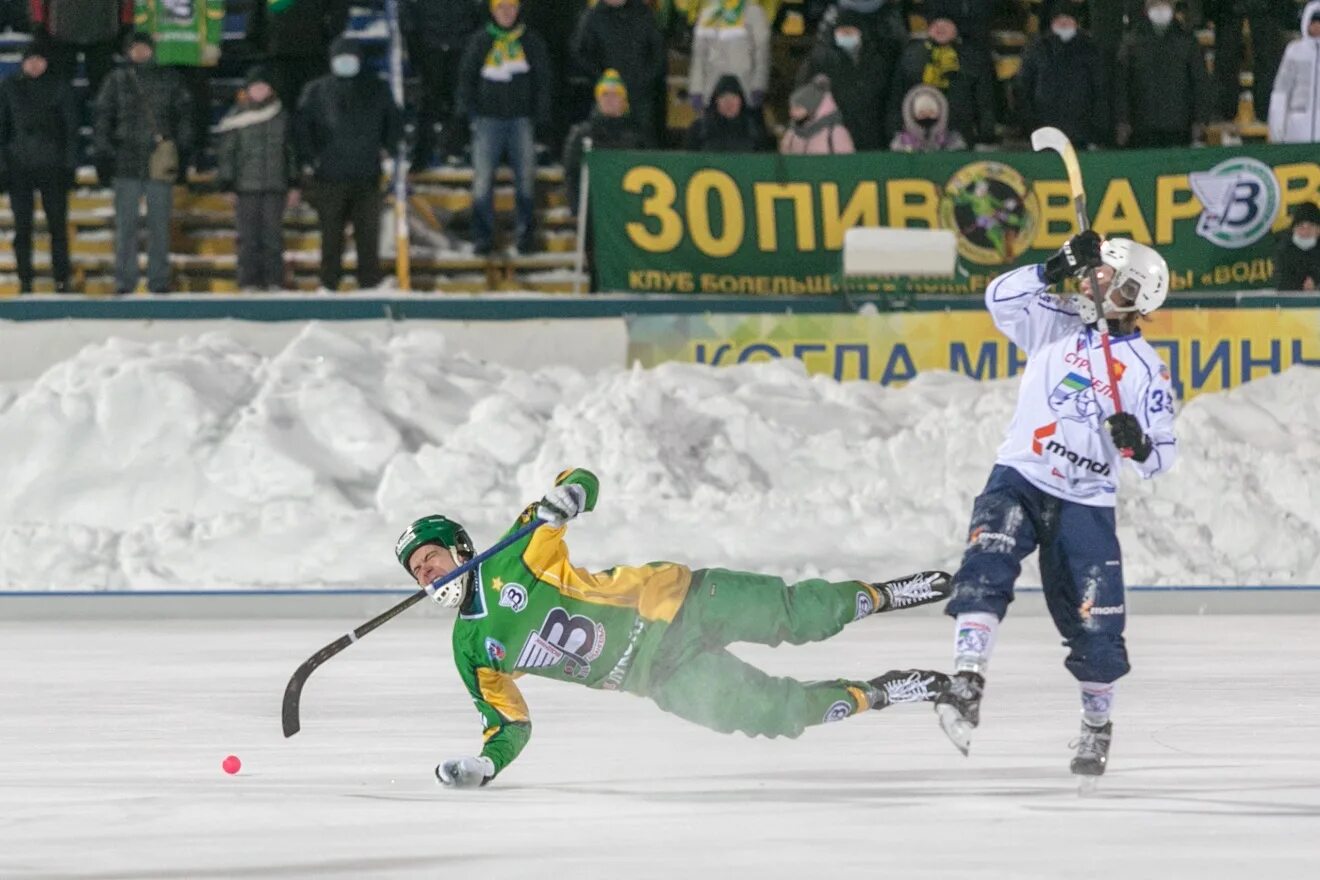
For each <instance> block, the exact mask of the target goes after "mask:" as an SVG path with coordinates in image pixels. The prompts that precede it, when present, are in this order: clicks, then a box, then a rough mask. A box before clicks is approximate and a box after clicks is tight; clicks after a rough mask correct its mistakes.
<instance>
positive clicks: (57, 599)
mask: <svg viewBox="0 0 1320 880" xmlns="http://www.w3.org/2000/svg"><path fill="white" fill-rule="evenodd" d="M408 595H410V591H407V590H325V591H316V592H312V591H308V590H270V591H246V590H244V591H237V590H207V591H178V592H159V591H153V592H147V591H142V592H97V593H87V592H0V621H6V620H146V619H160V620H243V619H249V618H252V619H261V620H267V619H280V620H288V619H297V618H316V619H341V620H345V621H357V620H358V619H359V618H360V619H362V620H366V619H367V618H370V617H374V616H375V615H377V614H379V613H380V612H381V611H384V610H385V609H386V608H388V607H390V606H391V605H393V604H395V603H397V602H399V601H402V600H403V598H404V597H406V596H408ZM1127 599H1128V601H1127V605H1128V611H1129V613H1131V614H1320V586H1305V585H1301V586H1298V585H1278V586H1199V587H1143V586H1134V587H1128V595H1127ZM939 613H940V609H939V608H938V607H925V608H915V609H912V610H910V611H905V612H904V615H905V616H906V615H913V614H926V615H934V614H939ZM1012 613H1013V614H1014V615H1015V616H1022V615H1030V616H1039V615H1043V614H1045V613H1046V609H1045V600H1044V597H1043V595H1042V594H1041V590H1040V587H1019V588H1018V589H1017V593H1016V599H1015V601H1014V602H1013V605H1012ZM408 615H409V616H412V617H418V616H422V617H444V616H446V612H444V611H442V610H440V609H438V608H435V607H433V606H431V605H430V604H428V603H421V604H419V605H417V606H415V608H413V609H411V610H410V611H408Z"/></svg>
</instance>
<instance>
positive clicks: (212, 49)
mask: <svg viewBox="0 0 1320 880" xmlns="http://www.w3.org/2000/svg"><path fill="white" fill-rule="evenodd" d="M136 5H137V27H138V29H139V30H142V31H145V32H147V33H149V34H151V36H152V38H153V39H155V41H156V63H157V64H163V65H165V66H167V67H174V68H175V69H177V70H178V71H179V76H180V78H182V80H183V82H184V85H185V86H186V87H187V89H188V93H189V94H190V95H191V96H192V108H193V120H192V130H193V145H192V146H193V152H192V156H191V157H185V158H187V159H191V160H197V159H200V158H201V157H202V155H203V154H204V153H205V152H206V145H207V142H208V141H209V139H210V132H211V73H212V72H213V71H214V70H215V69H216V66H217V65H218V64H219V63H220V41H221V38H222V37H223V35H224V23H225V0H193V2H191V3H188V4H184V5H183V6H182V7H180V6H179V5H178V4H170V3H160V2H158V0H137V4H136ZM188 164H192V162H191V161H183V162H180V163H179V165H180V169H179V170H180V178H181V179H182V176H183V175H182V172H183V169H184V166H186V165H188Z"/></svg>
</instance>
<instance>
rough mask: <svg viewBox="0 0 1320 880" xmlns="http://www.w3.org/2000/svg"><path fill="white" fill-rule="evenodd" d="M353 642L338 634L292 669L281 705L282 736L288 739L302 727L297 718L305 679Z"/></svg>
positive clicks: (347, 637)
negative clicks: (337, 636)
mask: <svg viewBox="0 0 1320 880" xmlns="http://www.w3.org/2000/svg"><path fill="white" fill-rule="evenodd" d="M351 644H353V639H352V638H350V637H349V636H340V637H339V638H337V639H335V640H334V641H333V642H331V643H330V644H328V645H326V646H325V647H324V648H322V649H321V650H319V651H317V652H316V653H315V654H313V655H312V656H310V657H308V658H307V659H306V660H304V661H303V664H302V665H301V666H299V667H298V668H297V669H296V670H294V673H293V677H292V678H290V679H289V684H288V686H287V687H285V688H284V705H283V706H282V707H281V711H280V717H281V719H282V720H283V722H284V738H285V739H288V738H289V737H291V736H293V735H294V734H295V733H297V732H298V731H299V730H301V729H302V722H301V721H300V720H299V718H298V707H299V704H300V703H301V701H302V689H303V685H305V684H306V683H307V679H308V678H310V677H311V674H312V673H313V672H315V671H316V667H318V666H320V665H321V664H322V663H324V662H325V661H327V660H329V659H330V658H331V657H333V656H335V655H336V654H338V653H339V652H340V651H342V650H344V649H345V648H347V647H348V646H349V645H351Z"/></svg>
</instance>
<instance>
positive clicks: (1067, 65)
mask: <svg viewBox="0 0 1320 880" xmlns="http://www.w3.org/2000/svg"><path fill="white" fill-rule="evenodd" d="M1046 8H1047V10H1048V11H1047V12H1046V16H1045V17H1046V19H1047V21H1048V23H1049V30H1047V31H1046V32H1044V33H1043V34H1042V35H1041V36H1039V37H1037V38H1036V39H1035V40H1033V41H1032V42H1031V44H1030V45H1028V46H1027V49H1026V51H1025V52H1024V53H1023V56H1022V67H1021V69H1020V70H1019V71H1018V75H1017V78H1016V80H1015V82H1014V88H1015V90H1016V92H1017V101H1018V107H1019V109H1020V110H1021V113H1022V122H1023V129H1024V130H1025V131H1028V132H1029V131H1032V130H1034V129H1037V128H1039V127H1041V126H1043V125H1052V126H1054V127H1055V128H1058V129H1059V130H1061V131H1062V132H1063V133H1064V134H1066V135H1068V138H1069V140H1071V141H1072V142H1073V145H1074V146H1076V147H1077V148H1079V149H1081V148H1083V147H1089V146H1097V145H1099V144H1102V143H1104V141H1105V138H1106V137H1107V136H1108V131H1109V122H1108V119H1109V112H1108V110H1109V99H1108V92H1107V91H1106V89H1105V85H1104V62H1103V59H1102V58H1101V55H1100V50H1099V48H1098V47H1097V46H1096V44H1095V42H1094V41H1093V40H1092V39H1091V36H1090V34H1087V33H1086V32H1085V31H1083V30H1081V29H1080V26H1079V22H1078V21H1077V18H1076V11H1077V10H1076V9H1075V7H1074V4H1072V3H1071V2H1059V0H1056V2H1054V3H1053V4H1052V5H1047V7H1046Z"/></svg>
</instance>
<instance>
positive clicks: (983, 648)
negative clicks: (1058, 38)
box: [953, 611, 999, 675]
mask: <svg viewBox="0 0 1320 880" xmlns="http://www.w3.org/2000/svg"><path fill="white" fill-rule="evenodd" d="M998 633H999V618H998V617H996V616H995V615H993V614H990V613H988V612H985V611H972V612H969V613H967V614H959V615H958V620H957V623H955V624H954V627H953V668H954V671H955V672H962V671H964V670H967V671H971V672H979V673H981V674H982V675H984V674H985V668H986V666H988V665H989V664H990V652H991V651H993V650H994V649H995V636H996V635H997V634H998Z"/></svg>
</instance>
